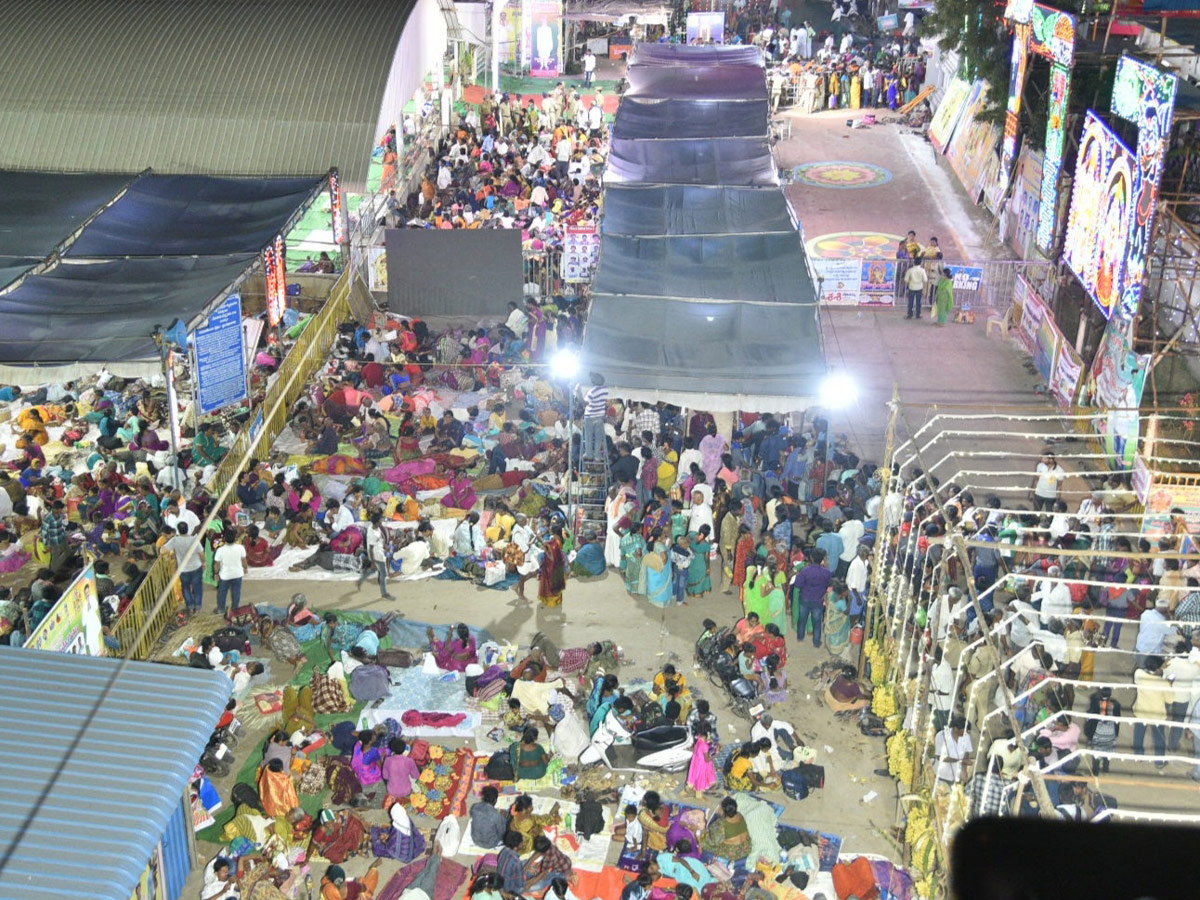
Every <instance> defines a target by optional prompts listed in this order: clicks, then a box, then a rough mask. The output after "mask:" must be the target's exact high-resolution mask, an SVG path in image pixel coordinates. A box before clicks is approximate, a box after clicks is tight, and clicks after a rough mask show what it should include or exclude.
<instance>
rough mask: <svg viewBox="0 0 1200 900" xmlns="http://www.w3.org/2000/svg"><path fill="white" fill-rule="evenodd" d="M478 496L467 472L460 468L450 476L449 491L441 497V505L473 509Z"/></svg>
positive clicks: (451, 507)
mask: <svg viewBox="0 0 1200 900" xmlns="http://www.w3.org/2000/svg"><path fill="white" fill-rule="evenodd" d="M478 499H479V498H478V497H477V496H476V494H475V486H474V485H473V484H472V483H471V479H470V478H468V477H467V473H466V472H465V471H463V470H461V469H459V470H458V471H456V472H455V473H454V474H453V475H451V476H450V493H448V494H446V496H445V497H443V498H442V506H446V507H449V508H450V509H466V510H470V509H474V508H475V503H476V501H477V500H478Z"/></svg>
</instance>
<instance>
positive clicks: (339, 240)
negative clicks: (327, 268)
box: [329, 169, 349, 244]
mask: <svg viewBox="0 0 1200 900" xmlns="http://www.w3.org/2000/svg"><path fill="white" fill-rule="evenodd" d="M329 213H330V217H331V218H332V220H333V242H334V243H335V244H344V243H346V241H347V240H349V235H348V234H347V232H346V197H345V195H344V194H343V193H342V183H341V179H340V178H339V177H338V171H337V169H334V170H332V171H331V172H330V173H329Z"/></svg>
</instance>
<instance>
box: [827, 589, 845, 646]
mask: <svg viewBox="0 0 1200 900" xmlns="http://www.w3.org/2000/svg"><path fill="white" fill-rule="evenodd" d="M849 646H850V589H849V588H847V587H846V582H844V581H834V582H833V583H832V584H830V585H829V590H828V591H827V592H826V594H825V649H826V650H828V651H829V655H830V656H834V657H838V656H841V655H842V654H843V653H845V652H846V648H847V647H849Z"/></svg>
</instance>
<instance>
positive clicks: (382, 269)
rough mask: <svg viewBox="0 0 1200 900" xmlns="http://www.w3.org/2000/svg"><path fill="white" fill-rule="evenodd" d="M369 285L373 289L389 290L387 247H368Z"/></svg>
mask: <svg viewBox="0 0 1200 900" xmlns="http://www.w3.org/2000/svg"><path fill="white" fill-rule="evenodd" d="M367 261H368V262H367V286H368V287H369V288H370V289H371V290H373V291H385V292H386V291H387V289H388V277H387V249H386V248H385V247H368V248H367Z"/></svg>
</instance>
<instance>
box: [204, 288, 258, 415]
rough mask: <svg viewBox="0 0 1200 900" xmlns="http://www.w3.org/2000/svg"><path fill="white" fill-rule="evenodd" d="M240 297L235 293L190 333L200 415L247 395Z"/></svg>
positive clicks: (241, 399) (236, 401) (214, 410)
mask: <svg viewBox="0 0 1200 900" xmlns="http://www.w3.org/2000/svg"><path fill="white" fill-rule="evenodd" d="M244 340H245V334H244V332H243V331H242V298H241V297H240V296H239V295H237V294H234V295H233V296H231V297H228V298H227V299H226V300H225V302H223V303H222V304H221V305H220V306H218V307H217V308H216V309H215V310H213V311H212V313H211V314H210V315H209V317H208V322H207V323H206V324H205V326H204V327H203V328H197V329H196V331H195V332H194V333H193V335H192V341H193V344H194V347H195V351H196V394H197V398H198V403H199V406H200V412H201V414H202V415H208V414H209V413H213V412H216V411H217V410H218V409H223V408H225V407H226V406H230V405H232V404H234V403H240V402H242V401H243V400H245V399H246V397H247V396H248V393H247V390H246V349H245V346H244V344H243V342H244Z"/></svg>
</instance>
